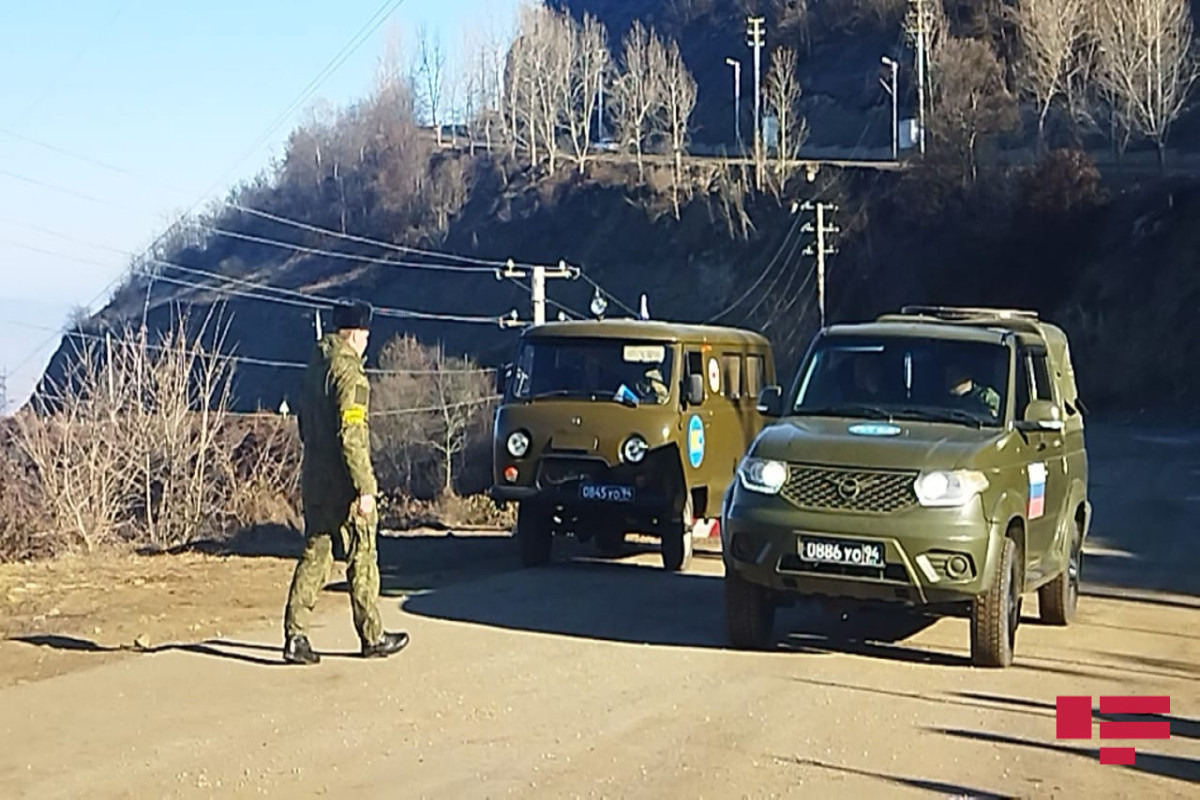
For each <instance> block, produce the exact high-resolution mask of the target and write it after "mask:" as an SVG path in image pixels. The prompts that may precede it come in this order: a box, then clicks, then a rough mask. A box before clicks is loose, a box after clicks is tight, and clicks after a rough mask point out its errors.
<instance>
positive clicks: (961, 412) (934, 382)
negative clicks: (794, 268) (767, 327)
mask: <svg viewBox="0 0 1200 800" xmlns="http://www.w3.org/2000/svg"><path fill="white" fill-rule="evenodd" d="M1008 368H1009V350H1008V348H1006V347H1005V346H1003V345H1001V344H990V343H986V342H964V341H952V340H945V339H925V338H916V337H878V338H871V339H865V338H861V337H855V338H850V337H837V338H831V339H826V340H825V341H824V342H823V343H822V344H820V345H819V346H818V348H817V349H816V350H815V351H814V353H813V355H812V358H811V359H810V360H809V362H808V364H807V367H806V369H805V372H804V374H803V375H802V378H801V383H800V387H799V391H798V392H797V394H796V399H795V402H794V403H793V406H792V410H793V413H796V414H810V415H814V414H815V415H830V416H833V415H839V416H855V417H865V418H871V419H888V418H891V419H919V420H929V421H933V422H942V421H945V422H961V423H963V424H966V425H975V426H980V427H981V426H984V425H989V426H994V425H999V424H1000V422H1001V420H1003V419H1004V413H1005V403H1006V399H1007V397H1008Z"/></svg>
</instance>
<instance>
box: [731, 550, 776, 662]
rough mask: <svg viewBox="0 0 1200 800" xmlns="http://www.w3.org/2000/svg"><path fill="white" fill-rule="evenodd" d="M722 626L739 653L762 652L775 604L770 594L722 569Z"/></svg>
mask: <svg viewBox="0 0 1200 800" xmlns="http://www.w3.org/2000/svg"><path fill="white" fill-rule="evenodd" d="M725 624H726V626H727V628H728V630H729V640H730V642H732V643H733V646H734V647H736V648H739V649H741V650H762V649H764V648H766V647H767V646H768V645H769V644H770V643H771V634H772V632H773V629H774V627H775V604H774V602H772V600H771V595H770V592H768V591H767V590H766V589H764V588H763V587H761V586H759V585H757V584H754V583H750V582H749V581H747V580H746V579H745V578H743V577H742V576H740V575H738V574H737V572H735V571H734V570H733V569H731V568H729V567H726V568H725Z"/></svg>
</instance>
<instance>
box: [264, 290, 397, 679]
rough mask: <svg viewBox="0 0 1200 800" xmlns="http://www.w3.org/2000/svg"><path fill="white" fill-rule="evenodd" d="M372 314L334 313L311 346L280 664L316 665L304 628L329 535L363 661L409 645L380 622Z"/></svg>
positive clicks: (322, 578) (358, 306)
mask: <svg viewBox="0 0 1200 800" xmlns="http://www.w3.org/2000/svg"><path fill="white" fill-rule="evenodd" d="M371 315H372V309H371V307H370V305H368V304H366V303H362V302H356V303H353V304H350V305H341V306H338V307H337V308H335V309H334V312H333V324H334V328H335V331H334V332H332V333H328V334H326V335H325V336H324V337H322V338H321V340H320V341H319V342H318V343H317V346H316V348H315V349H314V351H313V355H312V358H311V359H310V360H309V363H308V368H307V370H306V371H305V373H304V386H303V389H302V391H301V403H300V409H299V425H300V439H301V441H302V442H303V445H304V462H303V466H302V468H301V494H302V498H303V503H304V535H305V538H306V540H307V542H306V544H305V547H304V554H303V555H302V556H301V557H300V561H299V563H298V564H297V565H296V571H295V574H294V575H293V576H292V584H291V588H290V589H289V591H288V599H287V610H286V611H285V614H284V646H283V658H284V661H287V662H289V663H293V664H316V663H319V662H320V660H321V659H320V656H318V655H317V654H316V653H315V652H313V649H312V646H311V645H310V644H309V641H308V636H307V635H306V629H307V626H308V620H309V618H310V617H311V616H312V612H313V608H314V607H315V605H316V602H317V596H318V594H319V593H320V591H321V590H322V589H323V588H324V586H325V583H326V581H327V580H328V579H329V571H330V568H331V567H332V566H333V557H334V556H333V545H334V537H335V536H336V537H337V541H338V544H339V545H340V546H341V550H342V552H344V553H345V554H346V578H347V580H348V581H349V583H350V604H351V609H352V611H353V615H354V627H355V629H356V630H357V631H358V638H359V640H360V642H361V643H362V655H363V657H364V658H381V657H385V656H389V655H392V654H393V653H397V652H399V651H400V650H402V649H403V648H404V646H405V645H407V644H408V634H407V633H388V632H385V631H384V630H383V623H382V621H381V620H380V617H379V563H378V553H377V551H376V547H375V537H376V530H377V528H378V524H379V515H378V509H377V507H376V503H375V497H376V494H377V492H378V486H377V484H376V480H375V473H374V469H373V467H372V465H371V449H370V431H369V429H368V427H367V407H368V398H369V396H370V384H369V383H368V382H367V376H366V372H365V371H364V369H363V356H364V354H365V353H366V350H367V339H368V336H369V328H370V324H371Z"/></svg>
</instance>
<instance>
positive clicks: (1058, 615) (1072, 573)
mask: <svg viewBox="0 0 1200 800" xmlns="http://www.w3.org/2000/svg"><path fill="white" fill-rule="evenodd" d="M1082 574H1083V542H1082V532H1081V531H1080V530H1079V525H1078V523H1076V525H1075V530H1074V535H1073V536H1072V537H1071V546H1070V550H1068V551H1067V565H1066V567H1064V568H1063V571H1062V572H1060V573H1059V574H1058V577H1056V578H1055V579H1054V580H1052V581H1051V582H1050V583H1048V584H1046V585H1045V586H1043V587H1041V588H1040V589H1038V617H1039V618H1040V619H1041V621H1042V622H1043V623H1044V624H1046V625H1070V624H1071V622H1073V621H1074V619H1075V609H1076V607H1077V606H1078V605H1079V580H1080V576H1081V575H1082Z"/></svg>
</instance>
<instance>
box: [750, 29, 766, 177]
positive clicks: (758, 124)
mask: <svg viewBox="0 0 1200 800" xmlns="http://www.w3.org/2000/svg"><path fill="white" fill-rule="evenodd" d="M764 21H765V20H764V19H763V17H746V23H747V29H746V34H747V35H748V36H749V37H750V40H749V41H748V42H747V43H746V44H747V46H749V47H751V48H753V49H754V162H755V171H756V175H757V182H758V188H760V189H761V188H762V114H761V109H762V100H761V94H762V48H763V33H765V31H764V30H763V27H762V26H763V22H764Z"/></svg>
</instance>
